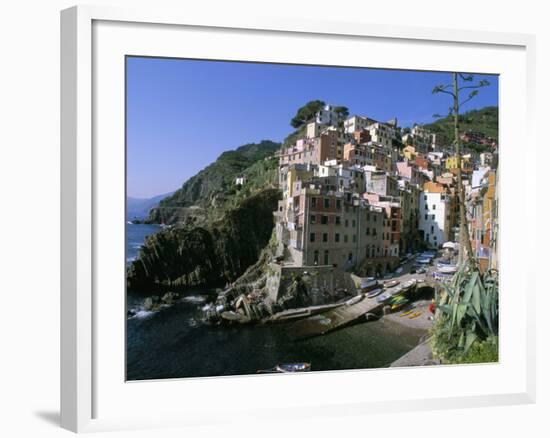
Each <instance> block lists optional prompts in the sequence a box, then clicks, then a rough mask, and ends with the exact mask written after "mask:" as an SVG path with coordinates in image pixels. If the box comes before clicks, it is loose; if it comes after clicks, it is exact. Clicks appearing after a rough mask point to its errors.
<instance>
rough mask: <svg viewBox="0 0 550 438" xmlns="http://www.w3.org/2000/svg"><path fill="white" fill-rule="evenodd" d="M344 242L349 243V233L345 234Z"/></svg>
mask: <svg viewBox="0 0 550 438" xmlns="http://www.w3.org/2000/svg"><path fill="white" fill-rule="evenodd" d="M344 243H348V235H347V234H344Z"/></svg>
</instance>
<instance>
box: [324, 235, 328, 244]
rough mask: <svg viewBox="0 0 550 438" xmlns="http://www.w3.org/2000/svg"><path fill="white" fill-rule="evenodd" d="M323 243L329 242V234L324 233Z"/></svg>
mask: <svg viewBox="0 0 550 438" xmlns="http://www.w3.org/2000/svg"><path fill="white" fill-rule="evenodd" d="M323 242H325V243H326V242H328V233H323Z"/></svg>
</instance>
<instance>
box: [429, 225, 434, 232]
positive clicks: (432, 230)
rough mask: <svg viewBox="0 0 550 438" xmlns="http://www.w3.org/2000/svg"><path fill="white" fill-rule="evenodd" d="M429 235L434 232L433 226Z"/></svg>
mask: <svg viewBox="0 0 550 438" xmlns="http://www.w3.org/2000/svg"><path fill="white" fill-rule="evenodd" d="M430 232H431V233H433V232H434V226H433V225H432V229H431V230H430Z"/></svg>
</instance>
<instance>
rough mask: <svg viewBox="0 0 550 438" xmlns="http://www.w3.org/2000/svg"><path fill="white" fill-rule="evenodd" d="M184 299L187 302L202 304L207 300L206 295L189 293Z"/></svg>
mask: <svg viewBox="0 0 550 438" xmlns="http://www.w3.org/2000/svg"><path fill="white" fill-rule="evenodd" d="M182 301H185V302H187V303H196V304H201V303H204V302H205V301H206V297H205V296H204V295H189V296H187V297H183V298H182Z"/></svg>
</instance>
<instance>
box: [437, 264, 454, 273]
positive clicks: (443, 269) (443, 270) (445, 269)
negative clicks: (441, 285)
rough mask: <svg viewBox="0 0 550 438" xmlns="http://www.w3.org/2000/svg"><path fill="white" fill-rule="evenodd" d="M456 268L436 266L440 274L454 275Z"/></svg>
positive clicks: (452, 266)
mask: <svg viewBox="0 0 550 438" xmlns="http://www.w3.org/2000/svg"><path fill="white" fill-rule="evenodd" d="M457 269H458V267H457V266H456V265H438V267H437V271H438V272H440V273H442V274H454V273H455V272H456V271H457Z"/></svg>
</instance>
